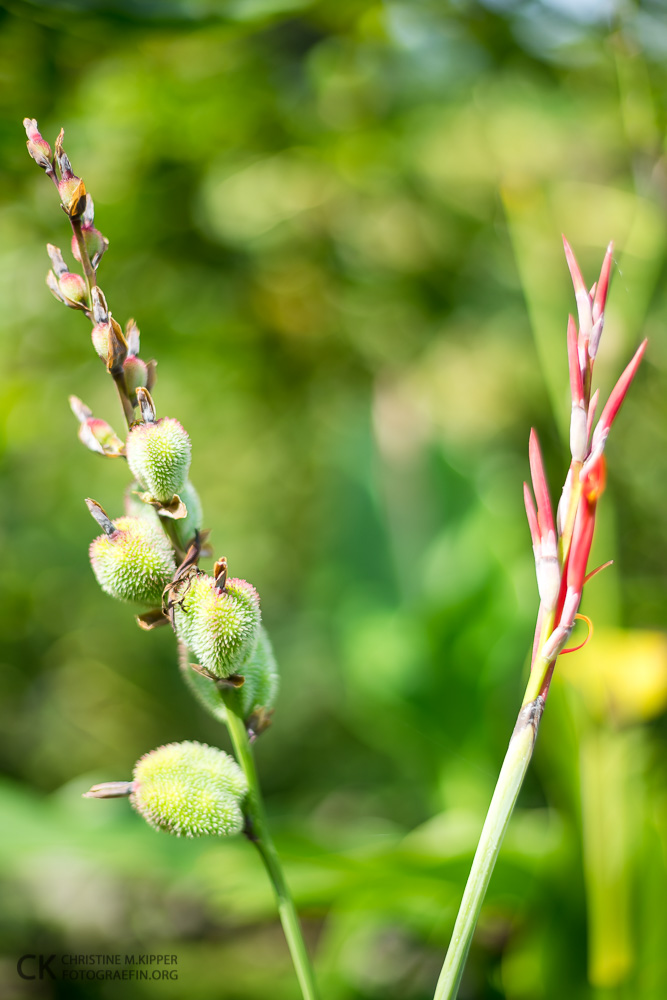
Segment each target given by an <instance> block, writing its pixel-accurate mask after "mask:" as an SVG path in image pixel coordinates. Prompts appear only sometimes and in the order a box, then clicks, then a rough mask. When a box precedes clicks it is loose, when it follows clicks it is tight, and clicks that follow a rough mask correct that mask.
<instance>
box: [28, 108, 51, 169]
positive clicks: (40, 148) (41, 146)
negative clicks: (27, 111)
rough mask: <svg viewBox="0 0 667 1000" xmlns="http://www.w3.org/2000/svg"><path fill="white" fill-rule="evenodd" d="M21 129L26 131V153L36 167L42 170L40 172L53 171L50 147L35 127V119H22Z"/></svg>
mask: <svg viewBox="0 0 667 1000" xmlns="http://www.w3.org/2000/svg"><path fill="white" fill-rule="evenodd" d="M23 127H24V129H25V131H26V135H27V136H28V141H27V143H26V145H27V147H28V152H29V153H30V155H31V156H32V158H33V160H34V161H35V163H36V164H37V166H39V167H41V168H42V170H46V171H51V170H52V169H53V167H52V165H51V159H52V154H51V147H50V146H49V144H48V142H47V141H46V139H44V138H42V136H41V134H40V132H39V129H38V127H37V121H36V119H35V118H24V119H23Z"/></svg>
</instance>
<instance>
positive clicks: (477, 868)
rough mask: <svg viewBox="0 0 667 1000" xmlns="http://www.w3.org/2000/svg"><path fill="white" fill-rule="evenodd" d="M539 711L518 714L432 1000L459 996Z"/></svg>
mask: <svg viewBox="0 0 667 1000" xmlns="http://www.w3.org/2000/svg"><path fill="white" fill-rule="evenodd" d="M543 709H544V699H543V698H542V697H541V696H538V697H537V698H536V699H535V700H534V701H531V702H529V704H527V705H524V707H523V708H522V709H521V711H520V712H519V717H518V719H517V722H516V726H515V727H514V732H513V733H512V738H511V740H510V744H509V747H508V748H507V753H506V754H505V760H504V761H503V766H502V768H501V770H500V775H499V776H498V781H497V783H496V788H495V791H494V793H493V798H492V799H491V805H490V806H489V811H488V813H487V814H486V820H485V821H484V827H483V829H482V833H481V835H480V838H479V843H478V844H477V850H476V851H475V857H474V859H473V863H472V868H471V870H470V875H469V876H468V882H467V884H466V887H465V891H464V893H463V899H462V901H461V906H460V908H459V912H458V916H457V918H456V923H455V925H454V932H453V934H452V939H451V941H450V944H449V949H448V951H447V955H446V957H445V962H444V965H443V967H442V972H441V973H440V978H439V980H438V985H437V987H436V990H435V996H434V1000H454V998H455V997H456V995H457V993H458V989H459V984H460V982H461V977H462V975H463V970H464V968H465V964H466V959H467V957H468V951H469V949H470V942H471V941H472V936H473V934H474V931H475V926H476V924H477V920H478V918H479V914H480V911H481V909H482V903H483V902H484V897H485V895H486V890H487V888H488V886H489V882H490V880H491V874H492V872H493V869H494V866H495V863H496V859H497V857H498V854H499V852H500V846H501V844H502V842H503V837H504V836H505V831H506V830H507V827H508V825H509V821H510V817H511V815H512V812H513V810H514V806H515V804H516V800H517V798H518V795H519V791H520V789H521V785H522V784H523V779H524V777H525V775H526V771H527V770H528V764H529V763H530V758H531V757H532V755H533V748H534V746H535V739H536V737H537V730H538V727H539V724H540V719H541V717H542V711H543Z"/></svg>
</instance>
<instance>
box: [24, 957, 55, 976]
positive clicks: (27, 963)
mask: <svg viewBox="0 0 667 1000" xmlns="http://www.w3.org/2000/svg"><path fill="white" fill-rule="evenodd" d="M55 957H56V956H55V955H49V957H48V958H46V957H45V956H44V955H21V957H20V958H19V960H18V962H17V963H16V971H17V972H18V974H19V976H20V977H21V979H44V973H45V972H46V973H48V974H49V976H51V979H55V978H56V977H55V976H54V974H53V973H52V972H51V969H50V968H49V966H50V965H51V962H52V961H53V960H54V958H55ZM26 970H27V971H26ZM31 972H34V975H31Z"/></svg>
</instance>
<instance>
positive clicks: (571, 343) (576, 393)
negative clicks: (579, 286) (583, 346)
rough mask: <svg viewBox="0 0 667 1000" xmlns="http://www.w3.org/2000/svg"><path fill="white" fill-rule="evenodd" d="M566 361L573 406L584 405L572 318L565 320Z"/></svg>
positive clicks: (582, 382)
mask: <svg viewBox="0 0 667 1000" xmlns="http://www.w3.org/2000/svg"><path fill="white" fill-rule="evenodd" d="M567 360H568V363H569V366H570V392H571V393H572V403H573V404H574V405H575V406H583V405H584V380H583V378H582V375H581V368H580V366H579V351H578V350H577V326H576V323H575V322H574V316H572V315H570V316H568V320H567Z"/></svg>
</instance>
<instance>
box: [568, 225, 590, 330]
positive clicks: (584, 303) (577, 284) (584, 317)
mask: <svg viewBox="0 0 667 1000" xmlns="http://www.w3.org/2000/svg"><path fill="white" fill-rule="evenodd" d="M563 246H564V247H565V259H566V260H567V266H568V268H569V271H570V277H571V278H572V284H573V285H574V297H575V299H576V301H577V313H578V314H579V330H580V332H581V338H582V340H583V341H584V343H587V342H588V338H589V337H590V335H591V329H592V327H593V314H592V312H591V300H590V296H589V294H588V289H587V288H586V283H585V281H584V278H583V275H582V273H581V270H580V268H579V265H578V264H577V258H576V257H575V256H574V253H573V252H572V247H571V246H570V244H569V243H568V242H567V240H566V239H565V237H564V236H563Z"/></svg>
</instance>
